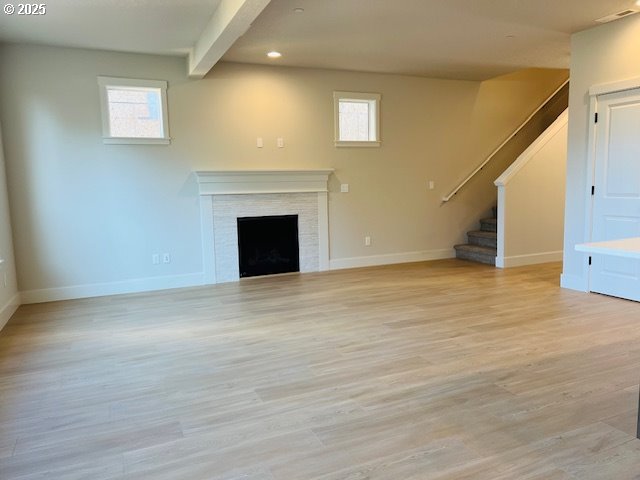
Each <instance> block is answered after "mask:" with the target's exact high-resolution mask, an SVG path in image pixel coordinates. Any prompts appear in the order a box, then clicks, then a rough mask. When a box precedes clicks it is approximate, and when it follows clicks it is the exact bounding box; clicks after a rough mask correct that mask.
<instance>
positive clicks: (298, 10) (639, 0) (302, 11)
mask: <svg viewBox="0 0 640 480" xmlns="http://www.w3.org/2000/svg"><path fill="white" fill-rule="evenodd" d="M638 2H640V0H638ZM293 11H294V12H295V13H304V8H300V7H298V8H294V9H293Z"/></svg>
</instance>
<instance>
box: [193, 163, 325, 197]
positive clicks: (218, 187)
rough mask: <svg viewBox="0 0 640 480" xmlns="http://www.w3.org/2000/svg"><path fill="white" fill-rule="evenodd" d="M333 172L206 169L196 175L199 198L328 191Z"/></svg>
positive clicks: (323, 170)
mask: <svg viewBox="0 0 640 480" xmlns="http://www.w3.org/2000/svg"><path fill="white" fill-rule="evenodd" d="M332 173H333V169H322V170H207V171H199V172H195V174H196V177H197V179H198V188H199V190H200V195H239V194H251V193H258V194H259V193H312V192H327V182H328V181H329V176H330V175H331V174H332Z"/></svg>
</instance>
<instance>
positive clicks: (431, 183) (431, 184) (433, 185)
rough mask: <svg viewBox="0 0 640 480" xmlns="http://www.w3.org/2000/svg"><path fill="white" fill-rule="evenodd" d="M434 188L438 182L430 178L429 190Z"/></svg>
mask: <svg viewBox="0 0 640 480" xmlns="http://www.w3.org/2000/svg"><path fill="white" fill-rule="evenodd" d="M434 188H436V182H434V181H433V180H429V190H433V189H434Z"/></svg>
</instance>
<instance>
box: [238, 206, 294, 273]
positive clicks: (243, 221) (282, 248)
mask: <svg viewBox="0 0 640 480" xmlns="http://www.w3.org/2000/svg"><path fill="white" fill-rule="evenodd" d="M237 224H238V260H239V267H240V278H243V277H257V276H260V275H273V274H276V273H289V272H299V271H300V256H299V246H298V215H272V216H267V217H242V218H238V219H237Z"/></svg>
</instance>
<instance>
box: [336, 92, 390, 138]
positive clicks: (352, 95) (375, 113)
mask: <svg viewBox="0 0 640 480" xmlns="http://www.w3.org/2000/svg"><path fill="white" fill-rule="evenodd" d="M380 98H381V95H380V94H379V93H361V92H333V114H334V135H335V137H334V141H335V145H336V147H379V146H380V143H381V142H380ZM340 100H366V101H368V102H371V103H372V104H373V109H370V110H369V117H370V118H369V122H370V123H369V124H371V123H373V125H374V126H375V129H374V130H375V134H376V139H375V140H363V141H357V142H354V141H344V140H340Z"/></svg>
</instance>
